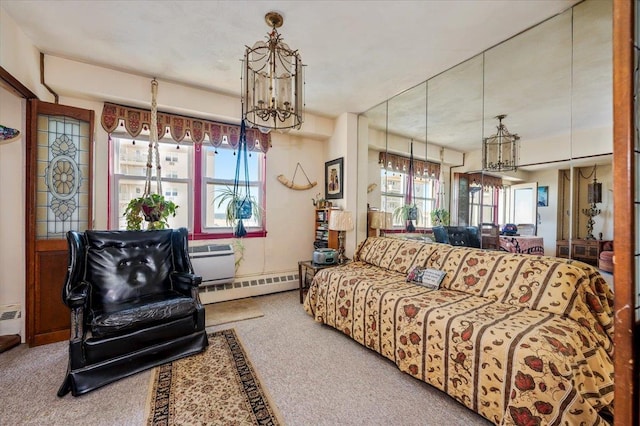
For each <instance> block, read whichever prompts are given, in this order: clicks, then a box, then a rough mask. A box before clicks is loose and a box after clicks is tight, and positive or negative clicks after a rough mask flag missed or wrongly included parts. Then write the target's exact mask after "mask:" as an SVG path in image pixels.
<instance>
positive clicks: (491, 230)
mask: <svg viewBox="0 0 640 426" xmlns="http://www.w3.org/2000/svg"><path fill="white" fill-rule="evenodd" d="M480 234H481V237H482V248H483V249H487V250H500V227H499V226H498V225H496V224H495V223H481V224H480Z"/></svg>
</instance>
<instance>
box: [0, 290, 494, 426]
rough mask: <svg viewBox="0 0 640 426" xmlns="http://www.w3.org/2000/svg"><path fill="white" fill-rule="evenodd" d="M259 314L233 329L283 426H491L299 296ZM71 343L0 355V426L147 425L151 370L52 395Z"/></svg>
mask: <svg viewBox="0 0 640 426" xmlns="http://www.w3.org/2000/svg"><path fill="white" fill-rule="evenodd" d="M254 300H255V301H256V302H257V303H258V304H259V307H260V309H261V310H262V311H263V312H264V316H263V317H259V318H254V319H250V320H244V321H238V322H234V323H228V324H224V325H219V326H214V327H209V328H208V329H207V330H208V331H209V332H211V331H217V330H222V329H227V328H234V329H235V331H236V333H237V334H238V336H239V337H240V339H241V340H242V343H243V346H244V349H245V351H246V353H247V355H248V356H249V358H250V359H251V361H252V363H253V366H254V368H255V370H256V371H257V373H258V374H259V375H260V377H261V382H262V385H263V387H264V388H265V389H266V391H267V392H268V393H269V394H270V395H271V397H272V400H273V403H274V404H275V405H276V407H277V410H278V411H279V412H280V414H281V416H282V419H283V421H284V423H285V424H287V425H291V426H295V425H319V426H320V425H389V424H403V425H407V426H411V425H438V426H454V425H455V426H458V425H462V424H464V425H465V426H472V425H487V424H490V423H489V422H488V421H486V420H485V419H483V418H482V417H480V416H478V415H477V414H475V413H473V412H472V411H470V410H468V409H467V408H465V407H464V406H462V405H460V404H459V403H457V402H456V401H454V400H453V399H452V398H450V397H449V396H448V395H446V394H444V393H442V392H440V391H439V390H436V389H434V388H433V387H431V386H429V385H427V384H425V383H422V382H420V381H418V380H415V379H413V378H412V377H410V376H408V375H407V374H404V373H402V372H401V371H399V370H398V369H397V368H396V366H395V364H393V363H392V362H390V361H389V360H387V359H386V358H383V357H381V356H380V355H378V354H376V353H374V352H372V351H370V350H369V349H367V348H365V347H363V346H361V345H359V344H358V343H356V342H354V341H353V340H351V339H349V338H348V337H346V336H344V335H343V334H342V333H339V332H337V331H335V330H333V329H331V328H328V327H326V326H322V325H320V324H317V323H315V322H314V321H313V319H312V318H311V317H310V316H308V315H307V314H306V313H305V312H304V310H303V309H302V305H300V303H299V302H298V292H297V290H295V291H289V292H285V293H279V294H274V295H268V296H261V297H255V298H254ZM66 364H67V343H66V342H60V343H54V344H51V345H46V346H39V347H36V348H27V347H26V345H20V346H18V347H16V348H13V349H11V350H9V351H7V352H4V353H2V354H0V425H5V424H6V425H23V424H29V425H64V426H68V425H71V424H92V425H96V426H98V425H143V424H144V422H145V402H146V397H147V389H148V384H149V380H150V377H151V372H150V371H146V372H143V373H140V374H138V375H135V376H132V377H129V378H127V379H124V380H120V381H118V382H116V383H113V384H111V385H108V386H105V387H104V388H101V389H99V390H96V391H94V392H90V393H88V394H87V395H83V396H80V397H78V398H74V397H72V396H71V395H67V396H66V397H64V398H58V397H57V396H56V391H57V390H58V387H59V386H60V384H61V382H62V379H63V378H64V374H65V370H66Z"/></svg>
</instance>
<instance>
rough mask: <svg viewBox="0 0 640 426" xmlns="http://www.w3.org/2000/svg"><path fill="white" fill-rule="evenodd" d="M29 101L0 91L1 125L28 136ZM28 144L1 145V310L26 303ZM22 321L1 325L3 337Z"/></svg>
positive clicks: (20, 326)
mask: <svg viewBox="0 0 640 426" xmlns="http://www.w3.org/2000/svg"><path fill="white" fill-rule="evenodd" d="M25 106H26V101H24V100H22V99H21V98H19V97H17V96H15V95H14V94H13V93H11V92H8V91H6V90H5V89H4V88H2V87H0V124H2V125H3V126H6V127H11V128H14V129H18V130H20V132H21V134H22V135H23V136H24V127H25V126H24V117H25ZM25 153H26V150H25V144H24V140H23V138H22V137H20V138H19V139H17V140H15V141H13V142H10V143H5V144H0V182H2V184H1V185H0V206H2V214H1V215H0V307H2V306H5V305H14V304H18V305H20V306H21V307H24V303H25V291H24V289H25V273H24V271H25V255H24V254H25V238H24V235H25V221H24V218H25V208H24V200H25ZM22 330H24V314H23V315H22V318H20V320H14V321H9V320H5V321H0V335H3V334H16V333H18V334H21V331H22Z"/></svg>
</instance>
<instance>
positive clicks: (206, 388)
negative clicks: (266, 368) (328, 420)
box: [146, 329, 283, 426]
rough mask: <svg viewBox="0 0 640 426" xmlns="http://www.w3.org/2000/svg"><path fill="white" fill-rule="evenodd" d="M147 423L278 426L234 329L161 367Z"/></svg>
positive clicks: (214, 335) (154, 382) (153, 385)
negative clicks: (205, 346)
mask: <svg viewBox="0 0 640 426" xmlns="http://www.w3.org/2000/svg"><path fill="white" fill-rule="evenodd" d="M147 412H148V415H147V416H146V418H147V425H154V426H155V425H205V424H206V425H280V424H283V423H282V421H281V420H280V416H279V414H278V412H277V409H276V407H275V405H274V404H272V403H270V401H269V397H268V395H267V392H266V391H265V390H264V389H263V388H262V385H261V384H260V380H259V378H258V376H257V374H256V372H255V370H254V368H253V366H252V365H251V362H250V360H249V358H248V356H247V354H246V353H245V351H244V349H243V347H242V344H241V343H240V340H239V339H238V336H237V335H236V333H235V331H234V330H233V329H229V330H221V331H216V332H214V333H210V334H209V347H208V348H207V350H206V351H205V352H203V353H201V354H198V355H193V356H190V357H187V358H183V359H180V360H178V361H175V362H172V363H169V364H165V365H162V366H160V367H157V368H156V369H155V370H154V372H153V374H152V377H151V385H150V394H149V398H148V403H147Z"/></svg>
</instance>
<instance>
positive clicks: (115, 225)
mask: <svg viewBox="0 0 640 426" xmlns="http://www.w3.org/2000/svg"><path fill="white" fill-rule="evenodd" d="M120 140H129V141H134V140H135V141H136V142H138V141H140V142H142V143H144V144H145V147H146V144H148V137H147V136H146V135H144V134H141V135H138V136H137V137H135V138H134V137H131V136H130V135H128V134H122V135H121V134H109V140H108V152H109V159H108V162H109V166H108V167H109V180H108V181H109V182H108V190H107V194H108V207H107V208H108V219H107V227H108V229H120V227H119V226H120V225H119V223H120V221H119V218H118V216H117V215H118V214H119V208H118V206H119V201H118V199H119V197H118V196H119V192H118V188H119V184H120V182H121V181H122V180H123V179H134V180H138V179H140V180H142V182H144V180H145V176H137V175H125V174H122V173H116V172H115V171H116V168H117V166H118V164H119V163H118V162H119V161H120V159H119V158H118V157H116V156H117V155H119V143H120ZM159 143H160V144H166V145H171V144H175V142H173V141H162V140H160V141H159ZM180 146H189V148H190V149H191V151H192V152H191V155H190V156H189V158H190V161H191V163H190V165H189V173H188V175H189V176H188V177H187V178H169V177H164V176H163V177H162V183H163V185H165V184H169V185H171V183H178V184H184V183H186V184H187V188H188V194H187V199H188V202H187V207H188V229H189V239H191V240H215V239H225V238H234V235H233V227H231V226H224V227H220V228H214V227H204V223H205V220H204V219H205V215H206V210H205V209H204V208H205V206H203V203H205V202H206V195H207V194H206V182H207V180H215V179H213V178H207V177H205V176H204V161H205V160H206V156H205V151H206V150H207V149H213V150H215V152H217V150H231V151H235V152H236V155H238V151H237V150H236V149H234V148H232V147H231V146H229V145H228V144H223V145H222V146H219V147H213V146H209V145H205V144H204V143H203V144H202V145H200V144H193V143H184V142H183V143H182V144H180ZM203 148H204V149H203ZM145 150H146V149H145ZM251 155H259V156H260V158H259V160H258V171H257V176H258V180H257V181H253V182H251V183H250V184H252V186H255V187H257V188H258V192H259V194H260V196H259V197H258V202H259V203H260V206H261V209H262V211H263V212H266V198H267V196H266V179H265V177H266V155H265V153H263V152H261V151H251ZM164 157H165V154H161V161H163V159H164ZM145 159H146V154H145ZM234 177H235V176H233V177H231V178H230V179H224V180H222V181H224V182H229V185H233V181H234ZM154 179H155V177H154ZM163 190H164V187H163ZM141 195H142V194H141ZM265 216H266V215H265V214H264V213H263V214H262V217H261V220H260V222H259V226H257V227H256V226H251V227H247V234H246V235H245V236H244V238H260V237H266V235H267V229H266V217H265Z"/></svg>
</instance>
